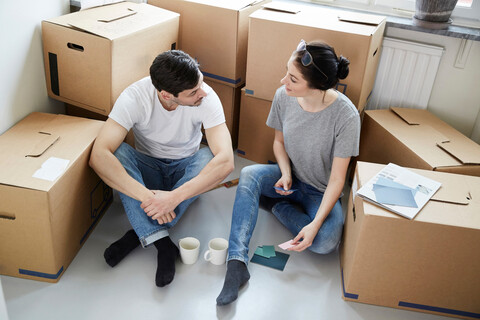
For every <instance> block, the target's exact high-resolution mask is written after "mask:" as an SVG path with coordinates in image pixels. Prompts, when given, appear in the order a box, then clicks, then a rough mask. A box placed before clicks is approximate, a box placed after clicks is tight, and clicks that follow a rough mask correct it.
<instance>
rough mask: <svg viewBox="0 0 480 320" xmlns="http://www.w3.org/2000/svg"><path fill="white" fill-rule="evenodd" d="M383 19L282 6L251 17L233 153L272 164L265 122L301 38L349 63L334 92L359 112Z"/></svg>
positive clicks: (371, 80) (270, 137)
mask: <svg viewBox="0 0 480 320" xmlns="http://www.w3.org/2000/svg"><path fill="white" fill-rule="evenodd" d="M385 21H386V19H385V17H384V16H376V15H367V14H358V13H353V12H346V11H340V10H335V9H326V8H321V7H318V8H317V7H312V6H305V5H303V6H302V5H292V4H288V3H281V2H273V3H271V4H267V5H266V6H265V8H264V9H262V10H258V11H256V12H255V13H253V14H252V15H250V28H249V36H248V55H247V75H246V85H245V90H244V91H245V92H244V94H243V95H242V102H241V108H240V129H239V145H238V150H237V152H238V154H239V155H240V156H242V157H245V158H248V159H251V160H254V161H257V162H262V163H267V162H271V161H275V158H274V156H273V151H272V143H273V137H274V131H273V129H271V128H268V127H267V126H266V125H265V121H266V119H267V116H268V113H269V110H270V105H271V101H272V100H273V96H274V94H275V91H276V89H277V88H278V87H280V86H281V84H280V80H281V79H282V78H283V77H284V76H285V70H286V69H285V68H286V64H287V61H288V59H289V58H290V56H291V55H292V52H293V51H294V50H295V48H296V47H297V45H298V43H299V42H300V40H301V39H304V40H305V41H307V42H308V41H312V40H323V41H325V42H326V43H328V44H329V45H331V46H332V47H334V48H335V51H336V53H337V54H338V55H340V54H341V55H343V56H345V57H347V58H348V59H349V60H350V63H351V64H350V74H349V76H348V77H347V78H346V79H345V80H342V81H341V82H340V83H339V84H338V86H337V88H336V89H337V90H339V91H340V92H342V93H344V94H346V95H347V96H348V97H349V98H350V100H352V102H353V103H354V104H355V105H356V106H357V108H358V109H359V111H362V110H363V108H364V107H365V105H366V103H367V99H368V97H369V95H370V92H371V91H372V89H373V84H374V81H375V75H376V71H377V66H378V62H379V59H380V46H381V43H382V39H383V32H384V29H385ZM260 118H261V119H260ZM252 121H254V123H253V122H252Z"/></svg>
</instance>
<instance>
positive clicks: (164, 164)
mask: <svg viewBox="0 0 480 320" xmlns="http://www.w3.org/2000/svg"><path fill="white" fill-rule="evenodd" d="M202 124H203V126H204V128H205V135H206V138H207V141H208V145H209V148H202V149H199V146H200V141H201V139H202V133H201V126H202ZM130 129H133V132H134V135H135V146H136V149H134V148H132V147H131V146H130V145H128V144H126V143H122V141H123V140H124V139H125V136H126V135H127V133H128V131H129V130H130ZM90 166H91V167H92V168H93V169H94V170H95V172H96V173H97V174H98V175H99V176H100V177H101V178H102V180H103V181H104V182H105V183H107V184H108V185H109V186H111V187H112V188H114V189H116V190H118V191H119V194H120V199H121V201H122V203H123V206H124V208H125V212H126V213H127V216H128V219H129V221H130V224H131V225H132V227H133V230H130V231H128V232H127V233H126V234H125V235H124V236H123V237H122V238H121V239H120V240H118V241H116V242H115V243H113V244H112V245H111V246H110V247H109V248H107V249H106V250H105V255H104V256H105V260H106V262H107V263H108V264H109V265H110V266H112V267H113V266H115V265H116V264H117V263H118V262H120V261H121V260H122V259H123V258H124V257H125V256H126V255H127V254H128V253H129V252H130V251H131V250H133V249H134V248H135V247H136V246H137V245H138V244H139V243H141V244H142V246H143V247H147V246H149V245H151V244H153V245H154V246H155V247H156V248H157V250H158V258H157V262H158V266H157V272H156V276H155V283H156V285H157V286H159V287H163V286H165V285H167V284H169V283H170V282H172V280H173V278H174V275H175V260H176V258H177V257H178V255H179V251H178V248H177V246H176V245H175V244H174V243H173V242H172V240H171V239H170V237H169V233H168V229H170V228H171V227H172V226H174V225H175V224H176V223H177V222H178V220H179V219H180V217H181V216H182V214H183V213H184V212H185V210H186V209H187V207H188V206H189V205H190V204H191V203H192V202H193V201H194V200H195V199H196V198H197V197H198V195H199V194H201V193H203V192H205V191H207V190H209V189H210V188H211V187H213V186H215V185H217V184H218V183H220V182H221V181H222V180H223V179H224V178H225V177H226V176H227V175H228V174H229V173H230V172H232V170H233V166H234V164H233V152H232V144H231V140H230V134H229V132H228V129H227V127H226V125H225V116H224V114H223V109H222V105H221V102H220V100H219V98H218V96H217V95H216V93H215V92H214V91H213V90H212V89H211V88H210V87H209V86H208V85H206V84H205V83H203V75H202V74H201V72H200V70H199V68H198V64H197V63H196V62H195V60H193V59H192V58H191V57H190V56H189V55H188V54H186V53H184V52H182V51H179V50H170V51H166V52H164V53H161V54H160V55H158V56H157V57H156V58H155V60H154V61H153V63H152V65H151V67H150V77H146V78H144V79H142V80H139V81H137V82H135V83H134V84H132V85H130V86H129V87H128V88H127V89H125V90H124V91H123V92H122V94H121V95H120V96H119V98H118V99H117V101H116V102H115V105H114V107H113V109H112V111H111V113H110V115H109V118H108V120H107V121H106V123H105V125H104V127H103V128H102V130H101V131H100V133H99V135H98V137H97V139H96V141H95V144H94V146H93V150H92V154H91V157H90Z"/></svg>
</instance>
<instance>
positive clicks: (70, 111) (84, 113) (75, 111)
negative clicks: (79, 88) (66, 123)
mask: <svg viewBox="0 0 480 320" xmlns="http://www.w3.org/2000/svg"><path fill="white" fill-rule="evenodd" d="M65 114H66V115H69V116H74V117H82V118H88V119H94V120H101V121H107V119H108V116H105V115H103V114H99V113H96V112H92V111H90V110H87V109H83V108H79V107H76V106H74V105H71V104H68V103H65ZM124 141H125V142H126V143H128V144H129V145H131V146H132V147H134V148H135V136H134V135H133V130H132V129H130V131H128V133H127V136H126V137H125V140H124Z"/></svg>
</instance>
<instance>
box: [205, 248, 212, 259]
mask: <svg viewBox="0 0 480 320" xmlns="http://www.w3.org/2000/svg"><path fill="white" fill-rule="evenodd" d="M203 258H204V259H205V260H207V261H210V260H212V256H211V255H210V250H207V251H206V252H205V254H204V255H203Z"/></svg>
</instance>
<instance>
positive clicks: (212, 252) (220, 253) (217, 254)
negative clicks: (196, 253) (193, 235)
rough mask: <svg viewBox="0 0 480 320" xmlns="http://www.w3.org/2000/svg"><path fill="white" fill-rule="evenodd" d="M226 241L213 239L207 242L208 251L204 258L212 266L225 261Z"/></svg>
mask: <svg viewBox="0 0 480 320" xmlns="http://www.w3.org/2000/svg"><path fill="white" fill-rule="evenodd" d="M227 249H228V241H227V240H225V239H223V238H215V239H212V240H210V241H209V242H208V250H207V251H206V252H205V254H204V256H203V257H204V258H205V260H207V261H210V262H211V263H213V264H216V265H221V264H224V263H225V261H226V260H227Z"/></svg>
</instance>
